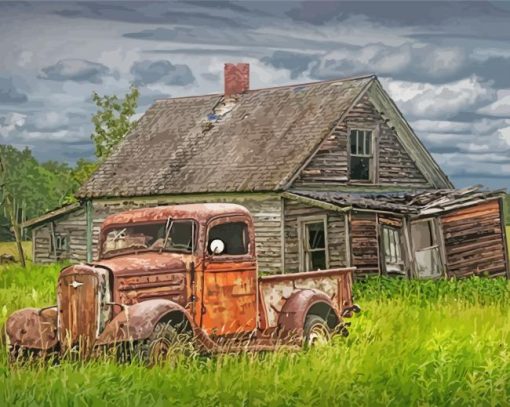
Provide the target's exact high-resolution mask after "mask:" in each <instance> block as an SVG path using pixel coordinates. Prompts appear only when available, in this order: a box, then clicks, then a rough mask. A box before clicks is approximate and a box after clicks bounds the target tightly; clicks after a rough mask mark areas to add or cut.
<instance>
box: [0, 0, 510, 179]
mask: <svg viewBox="0 0 510 407" xmlns="http://www.w3.org/2000/svg"><path fill="white" fill-rule="evenodd" d="M0 38H1V40H0V55H1V58H0V142H1V143H8V144H14V145H15V146H17V147H23V146H29V147H30V148H31V149H32V150H33V152H34V154H35V156H36V157H37V158H38V159H40V160H48V159H54V160H60V161H67V162H70V163H73V162H74V161H76V159H78V158H80V157H86V158H92V157H93V147H92V144H91V142H90V134H91V130H92V126H91V124H90V118H91V115H92V113H93V112H94V105H93V104H92V102H91V100H90V95H91V93H92V91H97V92H99V93H100V94H118V95H122V94H124V93H125V92H126V91H127V90H128V88H129V86H130V84H131V83H136V85H137V86H138V87H139V88H140V91H141V98H140V106H139V109H138V111H139V113H140V114H141V113H142V112H143V111H145V110H146V109H147V107H148V106H150V104H151V103H152V101H153V100H154V99H160V98H166V97H175V96H187V95H200V94H206V93H217V92H222V89H223V64H224V63H225V62H248V63H250V70H251V87H252V88H259V87H268V86H272V85H283V84H291V83H299V82H310V81H315V80H324V79H334V78H341V77H345V76H351V75H357V74H365V73H375V74H377V75H378V77H379V78H380V80H381V81H382V83H383V85H384V86H385V88H386V90H387V91H388V92H389V93H390V95H391V96H392V97H393V99H394V100H395V101H396V103H397V105H398V106H399V107H400V109H401V110H402V111H403V112H404V114H405V116H406V117H407V119H408V120H409V121H410V123H411V125H412V127H413V128H414V130H415V131H416V133H417V134H418V136H419V137H420V138H421V139H422V140H423V142H424V143H425V145H426V146H427V147H428V148H429V150H430V151H431V152H432V154H433V155H434V157H435V159H436V160H437V161H438V162H439V164H440V165H441V166H442V168H443V169H444V170H445V171H446V173H447V174H448V175H449V177H450V178H451V179H452V181H453V182H454V183H455V185H456V186H458V187H462V186H466V185H471V184H475V183H482V184H484V185H487V186H489V187H498V188H499V187H504V188H507V187H510V46H509V45H508V44H510V3H509V2H489V1H486V2H461V3H452V2H430V1H427V2H419V1H407V2H405V3H404V2H385V1H375V2H362V1H356V2H321V1H305V2H298V1H289V2H281V1H272V2H263V1H257V2H244V1H243V2H228V1H204V2H200V1H186V2H185V1H180V2H167V3H152V2H108V3H106V2H91V1H86V2H80V3H72V2H55V3H43V2H36V3H24V2H12V3H9V2H0Z"/></svg>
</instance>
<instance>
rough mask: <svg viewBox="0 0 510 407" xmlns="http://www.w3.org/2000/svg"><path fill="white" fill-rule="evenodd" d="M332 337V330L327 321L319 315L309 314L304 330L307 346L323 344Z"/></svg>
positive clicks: (304, 339) (305, 345) (305, 344)
mask: <svg viewBox="0 0 510 407" xmlns="http://www.w3.org/2000/svg"><path fill="white" fill-rule="evenodd" d="M330 339H331V330H330V329H329V327H328V324H327V323H326V321H325V320H324V319H323V318H321V317H320V316H318V315H307V317H306V319H305V326H304V332H303V345H304V347H305V348H311V347H312V346H316V345H322V344H325V343H327V342H329V340H330Z"/></svg>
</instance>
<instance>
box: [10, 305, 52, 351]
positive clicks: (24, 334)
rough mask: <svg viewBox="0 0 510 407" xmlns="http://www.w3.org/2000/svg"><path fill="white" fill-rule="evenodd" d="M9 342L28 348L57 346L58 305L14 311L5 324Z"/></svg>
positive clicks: (38, 348) (41, 348) (40, 348)
mask: <svg viewBox="0 0 510 407" xmlns="http://www.w3.org/2000/svg"><path fill="white" fill-rule="evenodd" d="M5 333H6V334H7V337H8V340H9V344H10V345H12V346H17V347H23V348H27V349H37V350H50V349H53V348H55V347H56V345H57V342H58V338H57V307H49V308H42V309H38V308H24V309H21V310H19V311H16V312H14V313H13V314H12V315H11V316H10V317H9V319H7V322H6V324H5Z"/></svg>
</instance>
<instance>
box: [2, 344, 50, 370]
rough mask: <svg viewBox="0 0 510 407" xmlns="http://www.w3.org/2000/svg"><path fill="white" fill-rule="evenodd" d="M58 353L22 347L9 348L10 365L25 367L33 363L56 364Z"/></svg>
mask: <svg viewBox="0 0 510 407" xmlns="http://www.w3.org/2000/svg"><path fill="white" fill-rule="evenodd" d="M56 361H57V353H56V352H53V351H41V350H38V349H29V348H24V347H22V346H16V345H10V346H9V365H11V366H14V365H18V366H25V365H30V364H32V363H40V362H51V363H56Z"/></svg>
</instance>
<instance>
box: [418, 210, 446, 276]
mask: <svg viewBox="0 0 510 407" xmlns="http://www.w3.org/2000/svg"><path fill="white" fill-rule="evenodd" d="M425 222H427V223H428V224H429V225H430V226H429V228H430V229H429V230H430V236H431V238H432V242H431V243H432V245H431V246H427V247H423V248H421V249H419V250H417V249H416V244H415V239H414V236H415V234H414V233H413V226H414V225H415V224H419V223H425ZM440 233H441V229H440V224H439V220H438V219H437V218H433V217H429V218H421V219H416V220H414V221H413V222H411V225H410V238H411V244H412V251H413V256H414V257H415V258H416V255H417V253H420V252H430V253H432V254H431V256H436V258H437V260H438V261H439V262H440V270H439V273H438V274H430V275H424V274H421V273H420V271H419V270H418V266H419V265H418V260H415V264H414V270H413V274H414V276H415V277H416V278H418V279H423V280H434V279H439V278H441V277H443V276H444V273H445V268H446V263H445V259H444V256H443V250H444V247H443V243H442V239H441V236H440Z"/></svg>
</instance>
